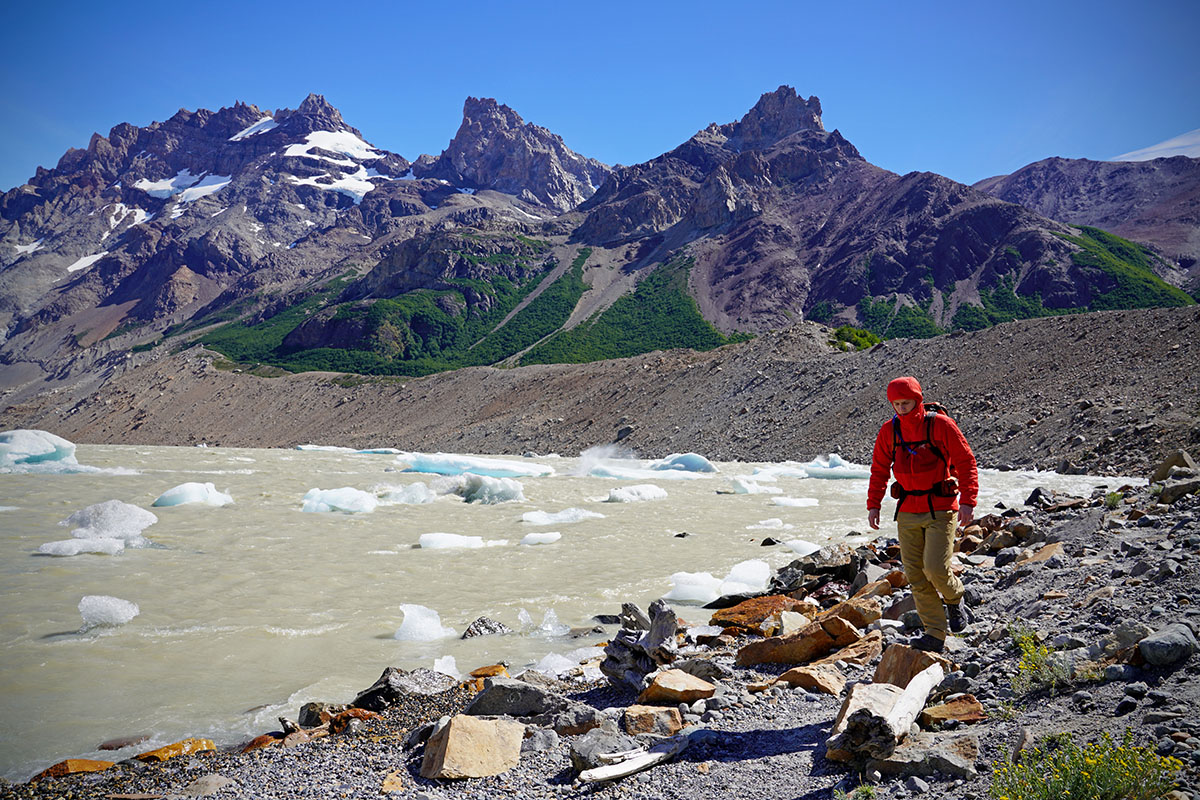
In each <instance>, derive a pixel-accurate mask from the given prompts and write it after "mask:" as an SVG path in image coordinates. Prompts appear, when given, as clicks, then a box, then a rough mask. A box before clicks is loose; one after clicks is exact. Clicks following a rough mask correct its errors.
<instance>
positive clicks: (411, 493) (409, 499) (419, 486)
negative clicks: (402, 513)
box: [376, 482, 437, 506]
mask: <svg viewBox="0 0 1200 800" xmlns="http://www.w3.org/2000/svg"><path fill="white" fill-rule="evenodd" d="M376 491H379V490H378V489H377V490H376ZM434 500H437V495H436V494H434V493H433V492H432V491H431V490H430V488H429V487H428V486H426V485H425V484H423V483H420V482H417V483H414V484H410V485H409V486H393V487H390V488H387V489H385V490H383V492H382V494H380V495H379V502H381V503H387V504H402V505H413V506H415V505H420V504H422V503H432V502H433V501H434Z"/></svg>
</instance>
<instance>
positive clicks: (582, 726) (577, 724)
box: [551, 702, 604, 736]
mask: <svg viewBox="0 0 1200 800" xmlns="http://www.w3.org/2000/svg"><path fill="white" fill-rule="evenodd" d="M603 719H604V718H603V717H602V716H601V714H600V712H599V711H597V710H596V709H595V708H592V707H591V706H589V705H587V704H586V703H574V702H572V703H570V705H568V706H567V708H566V709H565V710H563V711H560V712H558V713H557V714H555V715H554V720H553V722H552V723H551V726H552V727H553V728H554V732H555V733H557V734H559V735H561V736H578V735H579V734H581V733H587V732H588V731H590V730H592V729H593V728H599V727H600V723H601V722H602V721H603Z"/></svg>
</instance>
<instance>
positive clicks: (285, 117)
mask: <svg viewBox="0 0 1200 800" xmlns="http://www.w3.org/2000/svg"><path fill="white" fill-rule="evenodd" d="M275 121H276V122H278V123H279V124H280V125H286V126H287V128H288V130H289V131H290V132H292V133H312V132H313V131H343V130H345V131H351V132H353V133H354V135H355V136H358V137H359V138H360V139H361V138H362V134H361V133H359V132H358V131H357V130H355V129H354V128H352V127H350V126H349V125H347V124H346V120H344V119H342V112H340V111H338V110H337V109H336V108H334V107H333V106H332V105H330V103H329V101H328V100H326V99H325V95H321V94H313V93H310V94H309V95H308V97H306V98H304V102H303V103H301V104H300V107H299V108H297V109H296V110H295V111H292V110H291V109H287V108H281V109H280V110H278V111H276V112H275Z"/></svg>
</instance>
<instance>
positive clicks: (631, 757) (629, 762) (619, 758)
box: [579, 728, 707, 783]
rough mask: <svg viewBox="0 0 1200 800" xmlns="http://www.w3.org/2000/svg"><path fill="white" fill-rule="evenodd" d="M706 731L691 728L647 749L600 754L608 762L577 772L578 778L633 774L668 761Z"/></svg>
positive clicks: (611, 778)
mask: <svg viewBox="0 0 1200 800" xmlns="http://www.w3.org/2000/svg"><path fill="white" fill-rule="evenodd" d="M706 733H707V729H706V728H693V729H692V730H690V731H688V732H687V733H681V734H679V735H678V736H672V737H671V738H670V739H665V740H663V741H661V742H659V743H658V744H656V745H654V746H653V747H651V748H649V749H646V748H641V749H638V750H627V751H624V752H620V753H610V754H607V755H601V756H600V760H602V761H607V762H609V763H607V764H604V765H603V766H599V767H594V768H592V769H587V770H584V771H583V772H581V773H579V780H581V781H584V782H587V783H598V782H601V781H614V780H616V779H617V778H624V777H625V776H626V775H633V774H634V773H635V772H641V771H642V770H644V769H649V768H650V767H653V766H654V765H655V764H661V763H662V762H664V761H670V760H671V759H672V758H674V757H675V756H677V755H679V754H680V753H682V752H683V751H684V749H685V748H686V747H687V746H688V745H689V744H690V743H691V741H692V738H693V737H696V736H703V735H705V734H706Z"/></svg>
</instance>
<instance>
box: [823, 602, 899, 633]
mask: <svg viewBox="0 0 1200 800" xmlns="http://www.w3.org/2000/svg"><path fill="white" fill-rule="evenodd" d="M882 616H883V609H882V608H880V605H879V601H878V600H877V599H876V598H874V597H859V598H851V599H849V600H846V601H845V602H843V603H838V604H837V605H835V606H833V607H832V608H830V609H827V610H825V611H822V612H821V613H820V614H818V615H817V620H818V621H823V620H827V619H830V618H831V617H841V618H842V619H844V620H846V621H847V622H849V623H850V624H851V625H853V626H854V627H856V628H865V627H867V626H868V625H870V624H871V623H872V622H874V621H875V620H877V619H879V618H881V617H882Z"/></svg>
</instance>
